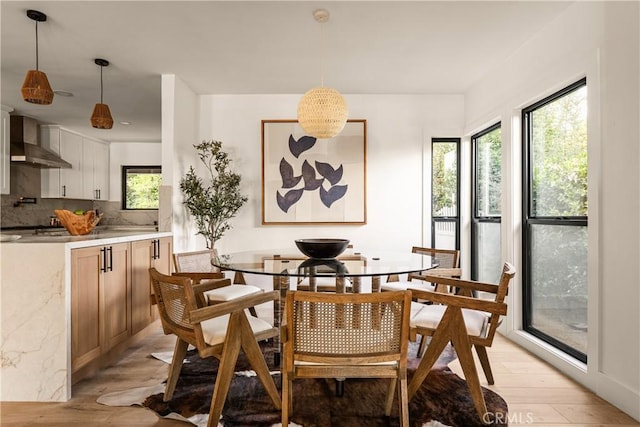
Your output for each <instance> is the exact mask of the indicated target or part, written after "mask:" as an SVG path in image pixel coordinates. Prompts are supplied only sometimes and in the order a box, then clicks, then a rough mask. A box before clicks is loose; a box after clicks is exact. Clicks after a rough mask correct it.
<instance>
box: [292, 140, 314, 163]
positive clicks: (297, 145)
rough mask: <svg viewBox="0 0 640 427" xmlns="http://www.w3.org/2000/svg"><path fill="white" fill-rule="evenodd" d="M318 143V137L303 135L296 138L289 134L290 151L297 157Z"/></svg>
mask: <svg viewBox="0 0 640 427" xmlns="http://www.w3.org/2000/svg"><path fill="white" fill-rule="evenodd" d="M315 144H316V138H314V137H312V136H302V137H300V139H299V140H297V141H296V140H295V139H294V138H293V135H289V151H290V152H291V154H293V155H294V156H295V157H296V159H297V158H298V157H300V154H302V153H304V152H305V151H307V150H308V149H310V148H311V147H313V146H314V145H315Z"/></svg>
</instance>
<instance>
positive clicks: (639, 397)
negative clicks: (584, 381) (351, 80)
mask: <svg viewBox="0 0 640 427" xmlns="http://www.w3.org/2000/svg"><path fill="white" fill-rule="evenodd" d="M596 394H597V395H598V396H600V397H601V398H603V399H604V400H606V401H607V402H609V403H611V404H612V405H614V406H616V407H617V408H618V409H620V410H621V411H623V412H625V413H626V414H628V415H629V416H630V417H632V418H634V419H635V420H636V421H639V422H640V393H638V391H637V390H633V389H631V388H629V387H628V386H626V385H624V384H621V383H620V382H618V381H615V380H612V379H611V378H609V377H607V376H606V375H604V374H602V373H598V390H597V392H596Z"/></svg>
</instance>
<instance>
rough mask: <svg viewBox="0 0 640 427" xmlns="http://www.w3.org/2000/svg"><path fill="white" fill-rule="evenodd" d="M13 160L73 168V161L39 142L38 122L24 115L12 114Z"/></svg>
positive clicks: (51, 166) (44, 166)
mask: <svg viewBox="0 0 640 427" xmlns="http://www.w3.org/2000/svg"><path fill="white" fill-rule="evenodd" d="M11 161H12V162H15V163H22V164H24V165H27V166H34V167H39V168H67V169H69V168H71V163H69V162H67V161H64V160H62V159H61V158H60V156H58V155H57V154H56V153H54V152H53V151H49V150H47V149H46V148H43V147H41V146H40V145H39V144H38V122H37V121H35V120H34V119H32V118H30V117H24V116H11Z"/></svg>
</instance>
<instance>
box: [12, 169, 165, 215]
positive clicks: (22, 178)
mask: <svg viewBox="0 0 640 427" xmlns="http://www.w3.org/2000/svg"><path fill="white" fill-rule="evenodd" d="M40 195H41V190H40V169H37V168H33V167H30V166H25V165H19V164H11V193H10V194H8V195H3V196H1V197H0V226H1V227H17V226H25V225H26V226H35V225H49V218H50V217H51V216H53V215H55V214H54V213H53V211H54V210H55V209H67V210H70V211H74V210H77V209H82V210H85V211H86V210H90V209H99V210H100V211H101V212H104V216H103V217H102V221H101V222H100V224H101V225H150V224H157V221H158V211H156V210H143V211H125V210H121V209H120V206H121V204H120V202H118V201H92V200H77V199H42V198H40ZM20 197H25V198H35V199H36V203H35V204H34V203H24V204H20V205H18V206H15V205H16V202H17V201H18V200H19V198H20Z"/></svg>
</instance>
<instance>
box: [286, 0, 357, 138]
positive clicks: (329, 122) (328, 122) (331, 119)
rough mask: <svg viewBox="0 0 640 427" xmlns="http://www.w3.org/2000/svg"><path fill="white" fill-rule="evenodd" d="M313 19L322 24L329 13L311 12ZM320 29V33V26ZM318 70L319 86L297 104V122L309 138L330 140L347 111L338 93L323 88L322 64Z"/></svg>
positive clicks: (321, 11) (336, 132)
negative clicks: (319, 71) (319, 73)
mask: <svg viewBox="0 0 640 427" xmlns="http://www.w3.org/2000/svg"><path fill="white" fill-rule="evenodd" d="M313 17H314V18H315V20H316V21H318V22H319V23H320V24H324V23H325V22H327V21H328V20H329V12H328V11H326V10H324V9H318V10H316V11H314V12H313ZM320 28H321V31H322V25H321V26H320ZM321 36H322V52H321V58H322V57H323V56H324V34H321ZM323 59H324V58H322V60H323ZM320 68H321V75H320V86H319V87H315V88H313V89H311V90H309V91H308V92H307V93H305V94H304V96H303V97H302V99H300V102H299V103H298V122H299V123H300V126H301V127H302V129H303V130H304V131H305V132H306V133H307V134H309V135H311V136H314V137H316V138H332V137H334V136H336V135H337V134H339V133H340V132H342V129H344V125H345V124H346V123H347V117H348V114H349V111H348V109H347V104H346V102H345V101H344V98H343V97H342V95H340V92H338V91H337V90H335V89H332V88H329V87H325V86H324V62H322V64H321V67H320Z"/></svg>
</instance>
